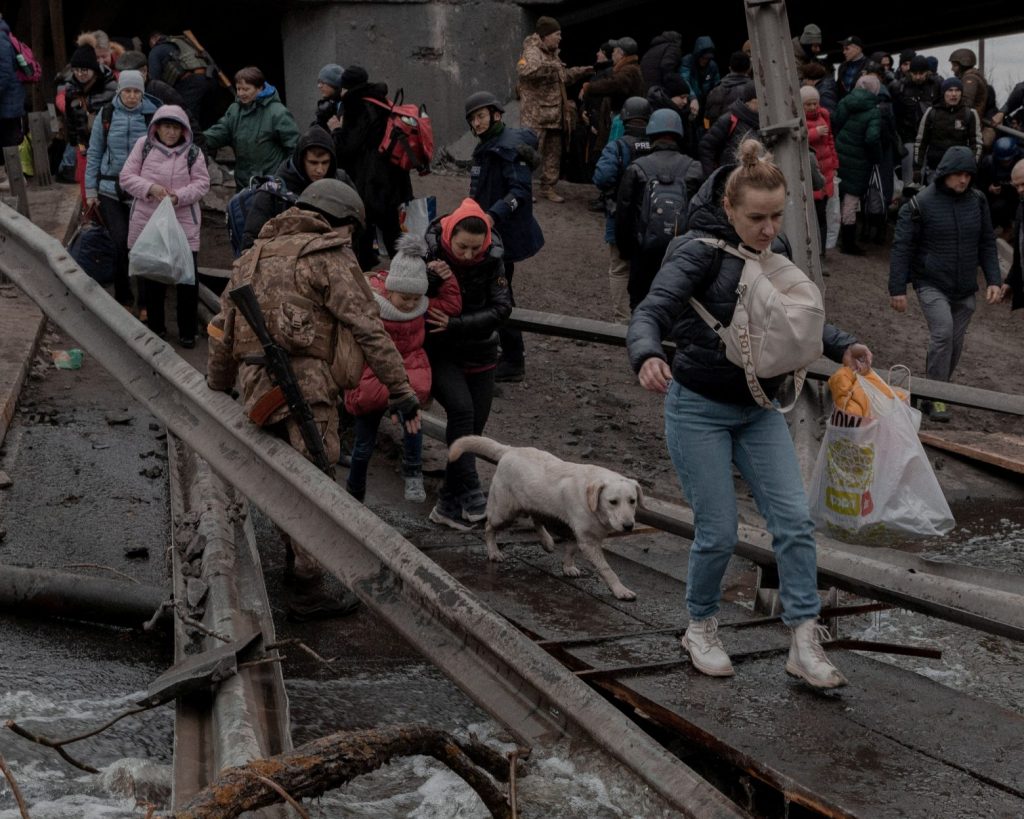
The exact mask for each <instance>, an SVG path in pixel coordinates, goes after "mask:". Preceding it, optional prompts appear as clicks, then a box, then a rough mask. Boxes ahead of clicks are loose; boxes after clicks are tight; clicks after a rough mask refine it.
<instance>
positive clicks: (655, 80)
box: [640, 31, 683, 96]
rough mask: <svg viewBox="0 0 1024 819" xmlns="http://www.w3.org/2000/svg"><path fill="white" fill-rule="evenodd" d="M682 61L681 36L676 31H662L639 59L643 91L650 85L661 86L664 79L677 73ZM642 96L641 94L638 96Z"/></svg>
mask: <svg viewBox="0 0 1024 819" xmlns="http://www.w3.org/2000/svg"><path fill="white" fill-rule="evenodd" d="M682 59H683V35H682V34H680V33H679V32H678V31H663V32H662V33H661V34H659V35H658V36H657V37H655V38H654V39H653V40H651V45H650V47H649V48H648V49H647V51H645V52H644V56H643V57H641V58H640V72H641V73H642V74H643V75H644V90H645V91H646V90H647V89H649V88H650V87H651V86H652V85H663V84H664V83H665V78H666V77H668V76H669V75H671V74H678V73H679V66H680V63H681V62H682ZM640 96H643V94H640Z"/></svg>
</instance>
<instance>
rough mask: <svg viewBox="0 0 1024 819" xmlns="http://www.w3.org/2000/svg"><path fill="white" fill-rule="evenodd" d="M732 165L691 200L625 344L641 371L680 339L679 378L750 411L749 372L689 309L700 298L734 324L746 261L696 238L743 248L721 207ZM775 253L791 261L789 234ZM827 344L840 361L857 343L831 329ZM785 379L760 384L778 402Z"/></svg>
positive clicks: (676, 377) (676, 362)
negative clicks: (666, 344) (682, 229)
mask: <svg viewBox="0 0 1024 819" xmlns="http://www.w3.org/2000/svg"><path fill="white" fill-rule="evenodd" d="M734 167H735V166H734V165H729V166H725V167H723V168H720V169H719V170H717V171H716V172H715V174H714V175H713V176H712V177H711V178H710V179H708V180H707V181H706V182H705V183H704V184H703V185H702V186H701V189H700V191H699V192H698V194H697V196H696V197H695V198H694V199H693V201H692V202H691V203H690V211H689V215H688V228H689V229H688V231H687V233H686V234H685V235H684V236H680V237H679V238H677V239H674V240H673V241H672V244H670V245H669V246H668V250H667V251H666V252H665V260H664V262H663V263H662V266H661V270H659V271H658V275H657V277H656V278H655V279H654V283H653V284H652V285H651V289H650V292H649V293H648V294H647V297H646V298H645V299H644V300H643V301H642V302H641V303H640V304H639V305H637V308H636V310H635V311H634V312H633V318H632V320H631V321H630V323H629V330H628V332H627V335H626V346H627V349H628V352H629V362H630V365H631V366H632V367H633V370H634V371H635V372H639V371H640V368H641V367H642V366H643V363H644V362H645V361H646V360H647V359H648V358H651V357H652V356H654V357H657V358H660V359H662V360H666V358H665V352H664V350H663V349H662V341H672V342H675V344H676V352H675V355H674V356H673V358H672V363H671V367H672V378H673V379H674V380H675V381H677V382H679V383H680V384H682V385H683V386H684V387H686V388H687V389H690V390H693V391H694V392H697V393H700V394H701V395H703V396H705V397H707V398H710V399H711V400H713V401H722V402H726V403H730V404H740V405H743V406H750V405H754V404H755V401H754V399H753V397H752V396H751V395H750V390H749V388H748V387H747V381H746V377H745V376H744V374H743V370H742V369H741V368H740V367H737V366H736V365H735V364H733V363H732V362H731V361H729V359H728V358H726V356H725V346H724V345H723V343H722V341H721V339H720V338H719V337H718V335H717V334H716V333H715V331H714V330H712V329H711V328H710V327H709V326H708V325H707V323H706V322H705V321H704V319H702V318H701V317H700V316H699V315H698V314H697V312H696V311H695V310H694V309H693V308H692V307H691V306H690V304H689V300H690V298H691V297H693V298H696V299H697V300H698V301H700V303H701V304H702V305H704V307H705V308H707V310H708V311H709V312H710V313H711V314H712V315H713V316H714V317H715V318H716V319H718V320H719V321H720V322H721V323H722V324H725V325H728V324H729V323H730V322H731V321H732V315H733V311H734V310H735V309H736V298H737V297H736V288H737V286H738V285H739V280H740V274H741V273H742V272H743V264H744V262H743V260H742V259H738V258H736V257H735V256H732V255H731V254H728V253H725V252H723V251H721V250H718V249H717V248H715V247H712V246H711V245H708V244H705V243H704V242H698V241H695V240H696V239H697V238H698V237H712V238H716V239H724V240H725V241H726V242H728V243H729V244H732V245H737V244H739V241H740V238H739V236H737V235H736V232H735V231H734V230H733V228H732V225H730V224H729V221H728V219H727V218H726V216H725V211H724V210H723V208H722V196H723V194H724V192H725V180H726V178H727V177H728V175H729V173H730V172H731V171H732V170H733V168H734ZM772 250H773V251H775V252H776V253H784V254H786V255H787V256H788V255H789V253H790V249H789V244H788V242H787V241H786V240H785V239H784V238H783V237H778V238H776V240H775V241H774V242H773V243H772ZM822 342H823V344H824V347H825V355H827V356H828V357H829V358H831V359H832V360H833V361H841V360H842V357H843V353H844V352H845V351H846V348H847V347H849V346H850V345H851V344H854V343H855V342H856V339H855V338H854V337H853V336H851V335H850V334H849V333H844V332H842V331H841V330H838V329H837V328H835V327H833V326H832V325H830V324H826V325H825V328H824V330H823V332H822ZM785 379H786V376H777V377H775V378H763V379H759V381H760V382H761V386H762V387H763V388H764V391H765V393H766V394H767V395H768V396H769V397H774V396H775V394H776V393H777V392H778V390H779V388H780V387H781V386H782V383H783V381H785Z"/></svg>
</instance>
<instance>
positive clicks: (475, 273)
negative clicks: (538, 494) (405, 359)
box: [424, 199, 512, 530]
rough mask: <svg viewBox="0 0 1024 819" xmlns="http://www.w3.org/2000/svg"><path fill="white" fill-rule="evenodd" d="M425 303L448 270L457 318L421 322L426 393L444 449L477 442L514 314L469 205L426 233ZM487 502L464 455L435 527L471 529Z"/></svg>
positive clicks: (494, 239)
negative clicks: (458, 296)
mask: <svg viewBox="0 0 1024 819" xmlns="http://www.w3.org/2000/svg"><path fill="white" fill-rule="evenodd" d="M426 239H427V247H428V249H429V252H428V253H427V279H428V282H429V287H428V289H427V295H428V296H433V295H434V294H435V293H436V292H437V289H438V287H439V285H440V278H439V276H438V273H439V272H444V271H446V270H450V271H451V272H452V273H453V274H454V276H455V278H456V279H458V282H459V289H460V290H461V292H462V314H461V315H458V316H450V317H449V316H447V315H445V314H444V313H441V312H439V311H436V310H431V311H429V312H428V314H427V325H428V332H427V339H426V343H425V344H424V349H426V351H427V357H428V358H429V359H430V369H431V373H432V376H433V386H432V388H431V393H432V395H433V397H434V398H436V399H437V401H438V403H439V404H440V405H441V406H442V407H444V409H445V413H446V414H447V416H448V424H447V427H446V429H445V440H446V441H447V443H448V444H449V445H451V444H452V442H454V441H455V440H456V439H458V438H461V437H462V436H464V435H481V434H483V430H484V426H485V425H486V424H487V418H488V416H489V415H490V412H491V401H492V399H493V397H494V370H495V368H496V367H497V365H498V328H499V327H500V326H501V325H502V324H504V322H505V320H506V319H508V317H509V315H510V314H511V313H512V297H511V295H510V293H509V289H508V281H507V280H506V278H505V266H504V262H503V261H502V257H503V254H504V250H503V248H502V244H501V238H500V237H499V236H498V234H497V233H493V232H492V231H491V229H490V227H489V225H488V222H487V219H486V217H485V215H484V212H483V210H482V209H481V208H480V206H479V205H478V204H477V203H476V202H475V201H473V200H472V199H464V200H463V201H462V204H461V205H460V206H459V207H458V208H456V209H455V210H454V211H453V212H452V213H451V214H449V215H448V216H443V217H441V218H440V219H438V220H437V221H435V222H434V223H433V224H432V225H431V226H430V227H429V228H428V229H427V235H426ZM486 513H487V497H486V496H485V495H484V493H483V490H482V489H481V488H480V476H479V475H477V472H476V460H475V458H474V457H473V455H470V454H466V455H463V456H462V457H461V458H459V459H458V460H457V461H451V462H449V463H448V466H447V468H446V470H445V477H444V484H443V485H442V487H441V492H440V496H439V497H438V500H437V504H436V505H435V506H434V508H433V510H431V512H430V519H431V520H432V521H434V523H441V524H444V525H445V526H450V527H451V528H453V529H463V530H465V529H469V528H470V526H471V525H472V524H474V523H476V522H477V521H481V520H483V519H484V518H485V517H486Z"/></svg>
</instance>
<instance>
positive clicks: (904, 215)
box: [889, 145, 1002, 421]
mask: <svg viewBox="0 0 1024 819" xmlns="http://www.w3.org/2000/svg"><path fill="white" fill-rule="evenodd" d="M977 172H978V165H977V162H976V161H975V159H974V153H973V152H972V151H971V150H970V149H969V148H966V147H964V146H962V145H955V146H953V147H952V148H949V149H948V150H947V151H946V153H945V154H944V155H943V157H942V160H941V161H940V162H939V165H938V168H936V171H935V177H934V180H933V181H932V183H931V184H930V185H928V187H927V188H925V189H924V190H923V191H921V193H919V194H918V195H917V196H915V197H914V198H913V199H911V200H910V201H909V202H907V203H906V204H905V205H903V207H902V208H900V214H899V221H898V222H897V223H896V239H895V241H894V243H893V248H892V256H891V259H890V263H889V295H890V297H891V298H890V304H891V305H892V308H893V309H894V310H895V311H896V312H897V313H905V312H906V311H907V283H908V282H912V283H913V285H914V290H915V292H916V293H917V300H918V301H919V302H920V304H921V310H922V312H923V313H924V317H925V321H927V322H928V331H929V334H930V339H929V342H928V357H927V360H926V365H925V368H926V372H927V375H928V378H930V379H932V380H933V381H950V380H951V379H952V377H953V372H954V371H955V370H956V365H957V362H958V361H959V360H960V353H961V352H963V347H964V336H965V335H966V333H967V325H968V324H969V323H970V321H971V315H972V314H973V313H974V304H975V298H974V294H975V292H976V291H977V290H978V272H977V271H978V266H979V265H980V266H981V269H982V272H983V273H984V275H985V281H986V282H987V283H988V287H987V289H986V291H985V300H986V301H987V302H988V303H989V304H997V303H998V302H999V301H1000V300H1001V299H1002V291H1001V287H1000V285H1001V283H1002V276H1001V274H1000V271H999V259H998V257H997V255H996V240H995V234H994V233H993V230H992V218H991V216H990V215H989V209H988V202H986V201H985V196H984V194H982V193H981V191H979V190H977V189H976V188H973V187H971V180H972V179H973V178H974V177H975V175H976V174H977ZM921 410H922V412H925V413H926V414H927V415H928V417H929V418H931V419H932V420H933V421H948V420H949V418H950V415H949V410H948V409H947V407H946V405H945V403H944V402H942V401H935V402H931V401H926V402H922V405H921Z"/></svg>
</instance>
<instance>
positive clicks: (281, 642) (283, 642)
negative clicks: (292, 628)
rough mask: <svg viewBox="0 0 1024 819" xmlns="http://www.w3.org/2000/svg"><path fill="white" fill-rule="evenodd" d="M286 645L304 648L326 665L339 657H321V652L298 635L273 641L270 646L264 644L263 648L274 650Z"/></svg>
mask: <svg viewBox="0 0 1024 819" xmlns="http://www.w3.org/2000/svg"><path fill="white" fill-rule="evenodd" d="M285 646H295V647H296V648H299V649H302V650H303V651H305V652H306V653H307V654H308V655H309V656H310V657H312V658H313V659H314V660H316V661H317V662H320V663H323V664H324V665H330V664H331V663H333V662H334V661H335V660H336V659H337V657H331V658H330V659H327V658H326V657H321V656H320V655H319V654H317V653H316V652H315V651H313V649H311V648H310V647H309V646H307V645H306V644H305V643H304V642H302V640H300V639H299V638H298V637H291V638H289V639H287V640H278V641H277V642H276V643H271V644H270V645H268V646H264V647H263V650H264V651H273V650H274V649H275V648H284V647H285Z"/></svg>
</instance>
